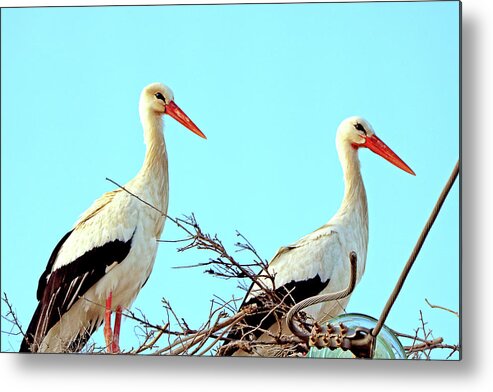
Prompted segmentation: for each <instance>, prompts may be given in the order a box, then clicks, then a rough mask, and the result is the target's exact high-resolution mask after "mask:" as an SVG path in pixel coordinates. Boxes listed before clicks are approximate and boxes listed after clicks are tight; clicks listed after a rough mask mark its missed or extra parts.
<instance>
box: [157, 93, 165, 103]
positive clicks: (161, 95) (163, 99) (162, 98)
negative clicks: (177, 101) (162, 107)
mask: <svg viewBox="0 0 493 392" xmlns="http://www.w3.org/2000/svg"><path fill="white" fill-rule="evenodd" d="M154 96H155V97H156V98H157V99H160V100H161V101H163V102H164V103H166V99H165V98H164V96H163V94H161V93H156V94H154Z"/></svg>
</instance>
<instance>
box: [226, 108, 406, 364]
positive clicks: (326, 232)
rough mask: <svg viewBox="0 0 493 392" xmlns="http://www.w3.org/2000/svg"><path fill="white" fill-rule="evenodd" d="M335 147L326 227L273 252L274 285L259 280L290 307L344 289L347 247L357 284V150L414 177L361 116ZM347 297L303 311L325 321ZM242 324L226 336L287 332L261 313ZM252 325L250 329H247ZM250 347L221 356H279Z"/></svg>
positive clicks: (362, 254)
mask: <svg viewBox="0 0 493 392" xmlns="http://www.w3.org/2000/svg"><path fill="white" fill-rule="evenodd" d="M336 146H337V152H338V154H339V160H340V162H341V165H342V170H343V173H344V186H345V191H344V198H343V200H342V204H341V207H340V208H339V210H338V211H337V213H336V214H335V215H334V216H333V217H332V219H330V220H329V221H328V222H327V223H326V224H325V225H323V226H322V227H320V228H319V229H317V230H315V231H314V232H312V233H310V234H308V235H306V236H304V237H302V238H301V239H299V240H298V241H296V242H295V243H293V244H291V245H289V246H284V247H281V248H280V249H279V250H278V251H277V253H276V255H275V256H274V257H273V258H272V260H271V261H270V263H269V267H268V271H269V272H270V274H271V275H273V276H274V287H273V286H272V281H271V280H270V279H268V278H266V277H264V278H260V281H261V282H262V283H263V284H264V285H265V286H267V287H270V288H271V289H275V290H276V292H278V293H279V294H280V297H281V298H284V297H286V299H285V302H286V303H288V304H291V305H292V304H294V303H297V302H300V301H301V300H303V299H305V298H308V297H311V296H314V295H318V294H325V293H331V292H336V291H339V290H344V289H345V288H346V287H347V285H348V283H349V276H350V265H349V253H350V252H351V251H355V252H356V255H357V260H358V266H357V282H359V280H360V279H361V276H362V275H363V272H364V270H365V263H366V253H367V246H368V204H367V200H366V192H365V187H364V185H363V178H362V177H361V172H360V162H359V159H358V151H359V149H360V148H361V147H366V148H369V149H370V150H371V151H373V152H374V153H376V154H378V155H380V156H382V157H383V158H385V159H386V160H388V161H389V162H390V163H392V164H394V165H395V166H397V167H398V168H400V169H402V170H404V171H406V172H408V173H410V174H412V175H414V172H413V171H412V170H411V168H409V166H407V165H406V164H405V163H404V162H403V161H402V160H401V159H400V158H399V157H398V156H397V155H396V154H395V153H394V152H393V151H392V150H391V149H390V148H389V147H387V146H386V145H385V143H383V142H382V141H381V140H380V139H379V138H378V137H377V135H375V132H374V131H373V129H372V127H371V125H370V124H369V123H368V122H367V121H365V120H364V119H363V118H361V117H350V118H348V119H346V120H344V121H343V122H342V123H341V124H340V125H339V128H338V130H337V136H336ZM261 293H262V290H261V289H260V288H259V286H258V285H252V287H251V288H250V290H249V291H248V293H247V295H246V297H245V299H244V301H243V304H242V307H243V306H247V305H250V304H253V303H256V304H257V305H259V306H260V307H261V301H260V297H259V295H260V294H261ZM288 293H290V295H287V294H288ZM348 301H349V298H345V299H343V300H339V301H334V302H325V303H323V304H318V305H313V306H311V307H309V308H307V309H305V312H307V313H308V314H310V315H311V316H312V317H313V318H314V319H315V320H317V321H319V322H324V321H327V320H328V319H330V318H333V317H335V316H337V315H339V314H340V313H342V312H344V310H345V307H346V305H347V303H348ZM243 324H246V327H241V328H236V329H234V330H232V331H231V332H230V333H229V336H228V338H229V339H231V340H237V339H240V338H242V337H243V336H248V337H249V338H251V339H253V338H256V339H257V341H258V342H266V341H270V342H273V339H272V336H269V333H266V332H262V331H266V330H268V331H269V332H270V333H271V334H273V335H274V336H277V334H278V333H279V332H281V333H284V334H287V333H289V330H288V329H287V326H286V325H285V323H284V324H283V326H282V327H281V331H279V325H280V324H279V323H278V322H276V316H275V315H274V314H270V315H269V314H266V312H259V314H253V315H250V316H247V317H246V318H245V319H244V322H243ZM254 328H255V330H254V332H253V333H249V331H252V329H254ZM270 347H271V348H270ZM252 348H253V350H252V352H248V353H247V352H246V351H243V350H241V349H238V350H236V351H229V352H228V351H226V352H225V355H234V356H243V355H259V356H276V355H278V354H279V350H278V349H276V348H275V346H272V345H270V346H269V345H267V344H266V345H261V346H257V348H255V346H253V347H252Z"/></svg>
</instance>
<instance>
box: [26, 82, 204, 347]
mask: <svg viewBox="0 0 493 392" xmlns="http://www.w3.org/2000/svg"><path fill="white" fill-rule="evenodd" d="M139 114H140V119H141V122H142V125H143V128H144V141H145V144H146V153H145V158H144V164H143V166H142V168H141V170H140V171H139V173H138V174H137V175H136V176H135V178H133V179H132V180H131V181H129V182H128V183H127V184H126V185H125V186H124V188H125V189H126V190H128V191H129V192H131V193H132V194H133V195H135V196H138V197H139V198H140V199H142V200H144V201H146V202H147V203H149V204H150V205H152V206H154V207H155V208H156V209H157V210H159V211H161V212H162V213H161V212H159V211H157V210H156V209H154V208H151V207H150V206H148V205H146V204H145V203H143V202H142V201H141V200H139V199H137V198H136V197H134V196H132V195H131V194H130V193H129V192H126V191H124V190H123V189H118V190H115V191H113V192H108V193H106V194H104V195H103V196H102V197H101V198H99V199H98V200H96V201H95V202H94V203H93V205H92V206H91V207H90V208H89V209H88V210H87V211H86V212H84V213H83V214H82V216H81V217H80V218H79V220H78V221H77V222H76V224H75V225H74V227H73V228H72V230H71V231H69V232H68V233H67V234H66V235H65V236H64V237H63V238H62V239H61V241H60V242H59V243H58V245H57V246H56V247H55V249H54V250H53V253H52V254H51V257H50V258H49V261H48V265H47V266H46V269H45V271H44V272H43V274H42V275H41V277H40V279H39V285H38V290H37V299H38V301H39V303H38V306H37V308H36V311H35V312H34V315H33V317H32V320H31V323H30V324H29V327H28V329H27V332H26V334H25V337H24V339H23V341H22V344H21V347H20V351H21V352H27V351H30V352H58V353H60V352H72V351H80V350H81V349H82V348H83V346H84V345H85V343H86V342H87V340H88V339H89V337H90V336H91V335H92V334H93V333H94V331H95V330H96V329H97V328H98V327H99V326H100V325H101V324H102V323H103V322H104V324H105V326H104V336H105V340H106V345H107V351H108V352H111V353H115V352H119V334H120V323H121V317H122V310H123V309H125V308H128V307H130V305H131V304H132V303H133V301H134V300H135V298H136V297H137V294H138V293H139V291H140V289H141V288H142V286H143V285H144V284H145V283H146V281H147V279H148V278H149V275H150V274H151V271H152V268H153V265H154V260H155V258H156V252H157V246H158V243H157V240H158V239H159V238H160V236H161V233H162V231H163V228H164V222H165V216H163V213H164V214H166V213H167V208H168V157H167V153H166V145H165V140H164V134H163V115H165V114H167V115H169V116H171V117H173V118H174V119H175V120H177V121H178V122H180V123H181V124H183V125H184V126H185V127H187V128H188V129H189V130H191V131H192V132H194V133H196V134H197V135H199V136H201V137H203V138H205V135H204V134H203V133H202V132H201V131H200V130H199V128H197V126H196V125H195V124H194V123H193V122H192V120H190V118H189V117H188V116H187V115H186V114H185V113H184V112H183V111H182V110H181V109H180V108H179V107H178V106H177V105H176V104H175V101H174V96H173V92H172V91H171V90H170V89H169V88H168V87H166V86H164V85H163V84H161V83H153V84H150V85H149V86H147V87H145V88H144V90H143V91H142V93H141V96H140V102H139ZM112 313H115V324H114V328H113V330H112V328H111V315H112Z"/></svg>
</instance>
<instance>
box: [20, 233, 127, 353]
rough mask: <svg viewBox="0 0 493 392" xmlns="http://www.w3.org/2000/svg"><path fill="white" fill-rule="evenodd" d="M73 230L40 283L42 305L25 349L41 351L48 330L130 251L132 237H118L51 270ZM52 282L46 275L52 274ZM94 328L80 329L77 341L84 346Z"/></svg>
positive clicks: (38, 309)
mask: <svg viewBox="0 0 493 392" xmlns="http://www.w3.org/2000/svg"><path fill="white" fill-rule="evenodd" d="M71 233H72V232H69V233H67V234H66V235H65V236H64V237H63V238H62V240H61V241H60V242H59V243H58V245H57V246H56V247H55V250H54V251H53V253H52V255H51V257H50V259H49V261H48V265H47V267H46V270H45V271H44V272H43V274H42V275H41V278H40V280H39V285H38V291H37V298H38V300H39V304H38V307H37V308H36V311H35V312H34V315H33V318H32V320H31V323H30V324H29V327H28V329H27V332H26V335H25V337H24V339H23V341H22V344H21V347H20V350H19V351H21V352H27V351H33V352H35V351H37V349H38V345H39V344H40V343H41V342H42V340H43V338H44V337H45V336H46V334H47V332H48V331H49V330H50V329H51V328H52V327H53V326H54V325H55V324H56V323H57V322H58V321H59V320H60V319H61V317H62V316H63V315H64V314H65V313H66V312H67V311H68V310H69V309H70V308H71V306H72V305H73V304H74V303H75V302H76V301H77V299H78V298H80V297H81V296H83V295H84V294H85V293H86V292H87V290H89V289H90V288H91V287H92V286H93V285H94V284H95V283H97V282H98V281H99V280H100V279H101V278H102V277H103V276H104V275H105V274H106V268H107V267H108V266H110V265H112V264H113V263H115V262H117V263H121V262H122V261H123V260H124V259H125V258H126V257H127V255H128V253H129V252H130V248H131V245H132V239H133V235H132V237H131V238H130V239H129V240H128V241H126V242H124V241H120V240H114V241H110V242H107V243H106V244H104V245H102V246H99V247H95V248H93V249H91V250H89V251H87V252H86V253H84V254H83V255H82V256H80V257H79V258H77V259H76V260H74V261H72V262H71V263H69V264H66V265H64V266H62V267H60V268H58V269H56V270H55V271H51V269H52V267H53V264H54V262H55V260H56V257H57V255H58V252H59V251H60V249H61V247H62V245H63V243H64V242H65V241H66V240H67V238H68V237H69V236H70V234H71ZM48 275H49V278H48V281H47V280H46V278H47V277H48ZM94 330H95V329H93V330H92V331H80V333H79V336H78V337H77V338H76V340H78V341H79V342H73V343H74V344H76V345H77V347H79V349H81V348H82V346H81V342H84V343H85V342H86V341H87V340H88V339H89V337H90V336H91V334H92V333H93V332H94Z"/></svg>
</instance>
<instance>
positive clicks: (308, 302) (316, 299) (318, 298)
mask: <svg viewBox="0 0 493 392" xmlns="http://www.w3.org/2000/svg"><path fill="white" fill-rule="evenodd" d="M357 261H358V257H357V256H356V252H351V253H350V254H349V263H350V265H351V275H350V278H349V285H348V287H346V288H345V289H344V290H342V291H337V292H335V293H329V294H321V295H315V296H313V297H309V298H307V299H305V300H303V301H301V302H298V303H297V304H295V305H294V306H293V307H292V308H291V310H290V311H289V312H288V314H287V316H286V322H287V324H288V327H289V329H290V330H291V332H292V333H293V334H295V335H296V336H298V337H299V338H301V339H303V340H305V341H308V338H309V337H310V336H311V334H309V333H307V332H305V331H303V330H302V329H301V328H299V327H298V326H297V325H296V324H295V322H294V316H295V315H296V314H297V313H298V312H299V311H301V310H302V309H305V308H307V307H308V306H312V305H316V304H319V303H321V302H326V301H336V300H338V299H341V298H346V297H348V296H349V295H351V293H352V292H353V290H354V287H355V286H356V272H357Z"/></svg>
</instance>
